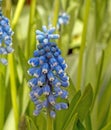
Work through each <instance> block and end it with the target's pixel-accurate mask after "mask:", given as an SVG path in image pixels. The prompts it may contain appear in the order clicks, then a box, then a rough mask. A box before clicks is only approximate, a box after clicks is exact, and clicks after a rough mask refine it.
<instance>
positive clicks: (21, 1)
mask: <svg viewBox="0 0 111 130" xmlns="http://www.w3.org/2000/svg"><path fill="white" fill-rule="evenodd" d="M24 3H25V0H19V1H18V4H17V7H16V10H15V14H14V18H13V20H12V29H14V28H15V26H16V24H17V22H18V19H19V17H20V14H21V11H22V9H23V6H24Z"/></svg>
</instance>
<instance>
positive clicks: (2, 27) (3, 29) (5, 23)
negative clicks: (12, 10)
mask: <svg viewBox="0 0 111 130" xmlns="http://www.w3.org/2000/svg"><path fill="white" fill-rule="evenodd" d="M12 35H13V31H12V29H11V27H10V25H9V19H8V18H6V17H5V16H3V14H2V11H1V9H0V56H1V58H0V63H2V64H4V65H7V60H6V58H3V56H5V55H7V54H9V53H11V52H13V51H14V50H13V48H12Z"/></svg>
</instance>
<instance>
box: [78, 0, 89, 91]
mask: <svg viewBox="0 0 111 130" xmlns="http://www.w3.org/2000/svg"><path fill="white" fill-rule="evenodd" d="M90 3H91V0H87V1H86V9H85V16H84V27H83V32H82V41H81V48H80V54H79V63H78V75H77V89H78V90H79V89H80V87H81V76H82V65H83V55H84V49H85V44H86V35H87V25H88V18H89V17H88V16H89V12H90Z"/></svg>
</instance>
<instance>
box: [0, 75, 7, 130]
mask: <svg viewBox="0 0 111 130" xmlns="http://www.w3.org/2000/svg"><path fill="white" fill-rule="evenodd" d="M4 79H5V76H4V75H3V74H2V73H0V130H2V129H3V125H4V117H5V96H6V87H5V80H4Z"/></svg>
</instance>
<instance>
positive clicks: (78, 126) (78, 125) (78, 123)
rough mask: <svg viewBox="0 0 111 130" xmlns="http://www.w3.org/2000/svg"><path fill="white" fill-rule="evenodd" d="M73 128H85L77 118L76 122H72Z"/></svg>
mask: <svg viewBox="0 0 111 130" xmlns="http://www.w3.org/2000/svg"><path fill="white" fill-rule="evenodd" d="M73 130H86V129H85V127H84V125H83V124H82V123H81V122H80V120H79V119H78V120H77V122H76V124H74V126H73Z"/></svg>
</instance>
